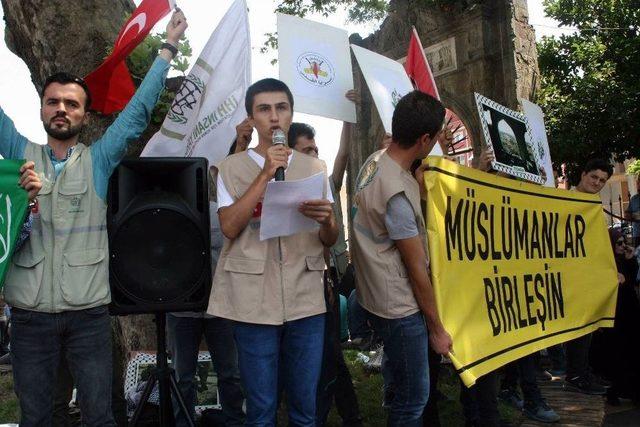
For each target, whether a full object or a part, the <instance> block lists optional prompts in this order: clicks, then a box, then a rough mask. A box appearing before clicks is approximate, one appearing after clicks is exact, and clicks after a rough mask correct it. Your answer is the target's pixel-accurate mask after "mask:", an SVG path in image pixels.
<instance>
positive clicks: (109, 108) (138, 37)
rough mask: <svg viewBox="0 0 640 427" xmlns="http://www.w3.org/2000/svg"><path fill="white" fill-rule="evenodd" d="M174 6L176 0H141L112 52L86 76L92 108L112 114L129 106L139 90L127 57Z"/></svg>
mask: <svg viewBox="0 0 640 427" xmlns="http://www.w3.org/2000/svg"><path fill="white" fill-rule="evenodd" d="M174 6H175V0H142V3H140V6H138V8H137V9H136V10H134V11H133V14H132V15H131V18H129V20H128V21H127V22H126V23H125V24H124V26H123V27H122V29H121V30H120V34H118V38H117V39H116V43H115V44H114V46H113V52H112V53H111V55H109V56H108V57H107V59H105V60H104V62H103V63H102V64H100V66H99V67H98V68H96V69H95V70H93V71H92V72H91V73H90V74H89V75H88V76H87V77H85V82H86V83H87V85H88V86H89V90H90V91H91V97H92V98H93V101H92V103H91V108H92V109H93V110H96V111H99V112H101V113H103V114H111V113H113V112H116V111H120V110H122V109H123V108H124V107H125V106H126V105H127V102H129V100H130V99H131V97H132V96H133V94H134V93H135V91H136V89H135V86H134V85H133V80H132V79H131V74H129V70H128V69H127V65H126V64H125V62H124V60H125V58H126V57H127V56H128V55H129V54H130V53H131V52H132V51H133V49H135V48H136V46H138V45H139V44H140V42H141V41H142V40H144V38H145V37H146V36H147V35H148V34H149V32H150V31H151V29H152V28H153V26H154V25H155V24H156V23H157V22H158V21H159V20H161V19H162V18H164V17H165V16H166V15H167V14H168V13H169V12H171V9H173V7H174Z"/></svg>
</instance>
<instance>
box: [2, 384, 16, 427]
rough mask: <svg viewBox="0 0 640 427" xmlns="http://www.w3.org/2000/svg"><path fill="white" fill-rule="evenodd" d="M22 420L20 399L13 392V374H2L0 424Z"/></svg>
mask: <svg viewBox="0 0 640 427" xmlns="http://www.w3.org/2000/svg"><path fill="white" fill-rule="evenodd" d="M19 420H20V407H19V405H18V399H17V398H16V395H15V393H14V392H13V376H12V375H11V373H3V374H0V422H3V423H10V422H14V423H16V422H18V421H19Z"/></svg>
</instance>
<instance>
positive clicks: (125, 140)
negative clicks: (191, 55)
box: [91, 11, 187, 198]
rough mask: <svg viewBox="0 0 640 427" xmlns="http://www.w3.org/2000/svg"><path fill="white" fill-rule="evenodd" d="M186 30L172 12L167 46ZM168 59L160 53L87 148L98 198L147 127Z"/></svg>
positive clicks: (179, 15) (169, 56)
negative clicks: (115, 115) (116, 116)
mask: <svg viewBox="0 0 640 427" xmlns="http://www.w3.org/2000/svg"><path fill="white" fill-rule="evenodd" d="M186 28H187V21H186V19H185V17H184V14H183V13H182V12H180V11H177V12H174V14H173V15H172V17H171V20H170V21H169V24H167V43H169V44H171V45H173V46H178V43H179V40H180V37H182V34H184V31H185V29H186ZM172 58H173V54H172V52H171V51H170V50H168V49H166V48H165V49H162V50H161V51H160V54H159V55H158V58H156V60H155V61H154V63H153V65H152V66H151V68H150V69H149V71H148V72H147V75H146V76H145V78H144V80H143V81H142V83H141V84H140V87H139V88H138V90H137V91H136V93H135V95H134V96H133V98H131V100H130V101H129V103H128V104H127V106H126V107H125V109H124V110H123V111H122V112H121V113H120V114H119V115H118V118H117V119H116V120H115V121H114V122H113V124H111V126H109V128H108V129H107V131H106V132H105V134H104V135H103V136H102V138H100V139H99V140H98V141H96V142H95V143H94V144H92V145H91V152H92V156H93V162H94V170H93V173H94V181H95V185H96V191H97V192H98V194H99V195H100V196H101V197H102V198H105V196H106V188H107V184H108V181H109V177H110V176H111V173H112V172H113V169H115V167H116V166H117V165H118V163H120V161H121V160H122V158H123V157H124V155H125V154H126V152H127V146H128V144H129V143H130V142H132V141H135V140H137V139H138V138H139V137H140V135H142V132H143V131H144V130H145V129H146V128H147V126H148V124H149V120H151V113H152V112H153V109H154V107H155V105H156V103H157V102H158V98H159V97H160V92H161V91H162V89H163V87H164V82H165V78H166V76H167V72H168V71H169V62H170V61H171V59H172ZM95 166H97V167H95Z"/></svg>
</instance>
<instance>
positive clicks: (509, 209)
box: [425, 158, 617, 386]
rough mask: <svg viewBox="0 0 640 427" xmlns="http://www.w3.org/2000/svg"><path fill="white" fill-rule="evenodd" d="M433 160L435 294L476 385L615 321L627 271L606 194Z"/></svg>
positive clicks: (465, 376) (430, 226)
mask: <svg viewBox="0 0 640 427" xmlns="http://www.w3.org/2000/svg"><path fill="white" fill-rule="evenodd" d="M427 162H428V165H429V171H428V172H427V173H426V174H425V185H426V188H427V194H428V199H427V236H428V241H429V251H430V254H431V271H432V280H433V283H434V288H435V298H436V302H437V306H438V309H439V311H440V313H441V314H442V321H443V324H444V326H445V328H447V330H448V331H449V332H450V333H451V335H452V337H453V341H454V343H455V353H453V354H451V355H450V357H451V360H452V362H453V364H454V366H455V368H456V370H457V372H458V374H459V375H460V376H461V378H462V380H463V382H464V383H465V384H466V385H467V386H469V385H472V384H474V383H475V381H476V379H477V378H478V377H480V376H482V375H485V374H486V373H488V372H491V371H493V370H495V369H497V368H498V367H500V366H502V365H504V364H506V363H508V362H510V361H513V360H516V359H519V358H521V357H523V356H525V355H527V354H530V353H533V352H535V351H538V350H540V349H542V348H545V347H549V346H551V345H554V344H558V343H561V342H565V341H569V340H573V339H575V338H578V337H581V336H584V335H587V334H589V333H591V332H592V331H594V330H596V329H598V328H600V327H611V326H612V325H613V318H614V312H615V302H616V293H617V280H616V277H617V274H616V267H615V263H614V259H613V254H612V252H611V247H610V244H609V242H608V235H607V229H606V223H605V219H604V216H603V214H602V207H601V202H600V199H599V198H598V197H597V196H596V195H594V194H586V193H583V192H567V191H563V190H556V189H550V188H544V187H539V186H537V185H533V184H528V183H524V182H517V181H513V180H510V179H506V178H501V177H496V176H492V175H488V174H486V173H484V172H480V171H477V170H473V169H469V168H466V167H463V166H460V165H458V164H456V163H454V162H450V161H447V160H444V159H442V158H428V160H427ZM453 307H455V309H453Z"/></svg>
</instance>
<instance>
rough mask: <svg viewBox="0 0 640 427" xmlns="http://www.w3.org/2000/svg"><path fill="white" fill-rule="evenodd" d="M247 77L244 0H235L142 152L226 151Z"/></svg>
mask: <svg viewBox="0 0 640 427" xmlns="http://www.w3.org/2000/svg"><path fill="white" fill-rule="evenodd" d="M250 83H251V41H250V38H249V19H248V16H247V5H246V3H245V0H236V1H235V2H234V3H233V4H232V5H231V7H230V8H229V10H228V11H227V13H226V14H225V15H224V17H223V18H222V20H221V21H220V23H219V24H218V27H217V28H216V29H215V30H214V32H213V34H211V37H210V38H209V41H208V42H207V44H206V46H205V47H204V49H203V50H202V53H201V54H200V56H199V57H198V59H197V61H196V63H195V64H194V66H193V68H192V69H191V72H190V73H189V75H188V76H187V77H186V78H185V80H184V82H183V83H182V86H180V90H179V91H178V93H177V94H176V97H175V99H174V101H173V103H172V104H171V108H170V109H169V112H168V113H167V116H166V117H165V119H164V122H163V123H162V127H161V128H160V131H159V132H158V133H156V134H155V135H154V136H153V137H152V138H151V139H150V140H149V142H148V143H147V145H146V147H145V148H144V150H143V151H142V156H144V157H151V156H158V157H206V158H207V160H209V165H214V164H216V163H217V162H219V161H220V160H222V159H223V158H225V157H226V155H227V153H228V152H229V148H230V147H231V144H232V143H233V140H234V138H235V135H236V129H235V126H236V125H237V124H238V123H240V122H241V121H242V120H244V118H245V117H246V115H247V113H246V111H245V109H244V96H245V93H246V91H247V87H248V86H249V84H250Z"/></svg>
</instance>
